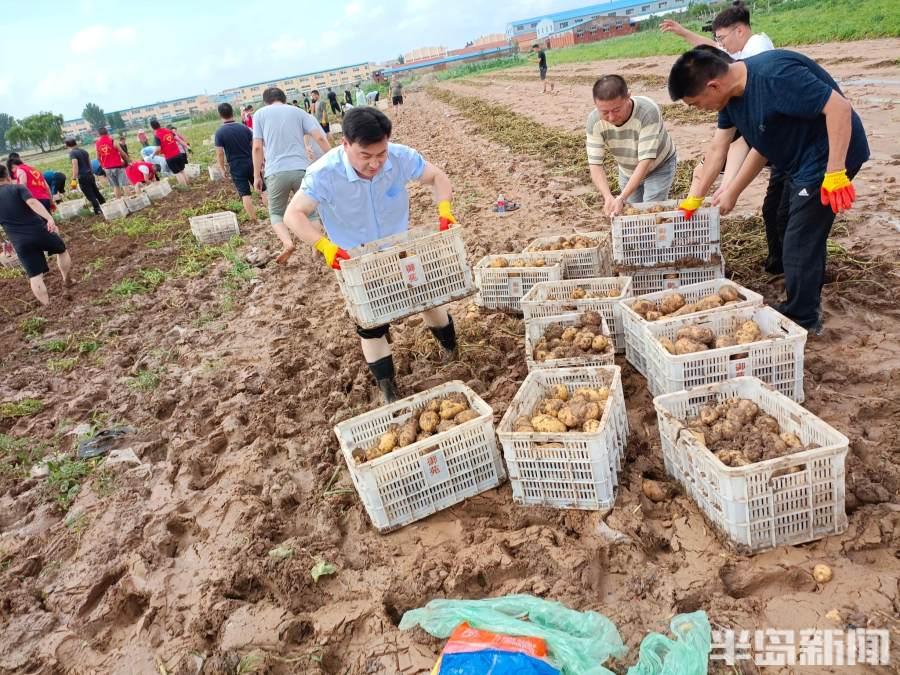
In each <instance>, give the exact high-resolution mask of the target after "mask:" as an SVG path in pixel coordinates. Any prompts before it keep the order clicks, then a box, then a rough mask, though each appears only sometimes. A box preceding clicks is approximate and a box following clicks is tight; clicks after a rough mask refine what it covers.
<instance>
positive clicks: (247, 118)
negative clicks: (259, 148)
mask: <svg viewBox="0 0 900 675" xmlns="http://www.w3.org/2000/svg"><path fill="white" fill-rule="evenodd" d="M241 122H243V123H244V125H245V126H247V127H249V128H251V129H252V128H253V106H252V105H250V104H249V103H248V104H247V105H245V106H244V112H242V113H241Z"/></svg>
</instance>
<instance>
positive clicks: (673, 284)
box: [663, 277, 681, 291]
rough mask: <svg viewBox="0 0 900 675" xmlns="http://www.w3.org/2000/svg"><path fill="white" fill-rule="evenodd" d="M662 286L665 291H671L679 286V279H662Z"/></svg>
mask: <svg viewBox="0 0 900 675" xmlns="http://www.w3.org/2000/svg"><path fill="white" fill-rule="evenodd" d="M663 285H664V286H665V287H666V290H668V291H671V290H672V289H673V288H678V287H679V286H681V279H679V278H678V277H663Z"/></svg>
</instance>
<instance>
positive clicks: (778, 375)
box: [640, 307, 806, 403]
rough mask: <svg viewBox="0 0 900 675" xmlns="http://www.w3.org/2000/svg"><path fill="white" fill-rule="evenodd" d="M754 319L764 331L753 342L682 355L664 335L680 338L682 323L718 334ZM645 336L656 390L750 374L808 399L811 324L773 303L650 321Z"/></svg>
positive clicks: (795, 396)
mask: <svg viewBox="0 0 900 675" xmlns="http://www.w3.org/2000/svg"><path fill="white" fill-rule="evenodd" d="M749 319H753V320H754V321H755V322H756V323H757V324H758V325H759V328H760V330H761V331H762V335H763V337H762V338H760V340H759V341H757V342H752V343H750V344H744V345H735V346H733V347H720V348H719V349H708V350H707V351H704V352H694V353H691V354H682V355H681V356H677V355H675V354H670V353H669V352H668V351H666V349H665V348H664V347H663V346H662V345H661V344H660V343H659V340H658V338H660V337H667V338H669V339H670V340H672V342H675V334H676V333H677V332H678V329H679V328H681V327H682V326H705V327H707V328H709V329H710V330H712V332H713V333H714V334H715V335H716V336H721V335H733V334H734V332H735V331H736V330H737V328H738V327H739V326H740V325H741V324H742V323H743V322H745V321H747V320H749ZM640 337H641V338H642V339H644V340H645V348H644V354H645V355H646V357H647V362H646V365H647V375H646V377H647V387H648V388H649V389H650V392H651V393H652V394H653V395H654V396H659V395H660V394H671V393H673V392H676V391H681V390H682V389H692V388H693V387H699V386H701V385H704V384H713V383H715V382H722V381H724V380H729V379H732V378H735V377H742V376H744V375H749V376H753V377H758V378H759V379H760V380H762V381H763V382H765V383H766V384H769V385H771V386H772V387H774V388H775V389H777V390H778V391H780V392H781V393H782V394H784V395H785V396H787V397H788V398H791V399H793V400H795V401H797V402H800V403H802V402H803V350H804V348H805V347H806V329H805V328H801V327H800V326H798V325H797V324H795V323H794V322H793V321H791V320H790V319H788V318H787V317H786V316H783V315H781V314H779V313H778V312H776V311H775V310H774V309H772V308H771V307H743V308H741V309H720V310H719V311H717V312H712V313H710V314H706V315H704V316H697V317H685V318H682V317H677V318H674V319H668V320H666V321H654V322H648V323H647V324H646V330H645V331H644V332H643V335H641V336H640Z"/></svg>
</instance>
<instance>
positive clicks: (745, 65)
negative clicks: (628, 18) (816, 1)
mask: <svg viewBox="0 0 900 675" xmlns="http://www.w3.org/2000/svg"><path fill="white" fill-rule="evenodd" d="M669 96H670V97H671V98H672V100H673V101H678V100H682V99H683V100H684V102H685V103H687V104H688V105H690V106H694V107H696V108H700V109H701V110H713V111H717V112H718V113H719V121H718V129H717V130H716V133H715V135H714V136H713V139H712V141H711V143H710V144H709V145H708V146H707V150H706V156H705V158H704V163H703V173H702V174H701V176H700V182H699V183H700V184H699V185H698V186H697V187H696V188H695V190H696V191H692V192H691V193H690V194H689V195H688V197H687V198H686V199H684V200H682V201H681V202H680V204H679V208H681V209H682V210H683V211H684V214H685V216H686V217H688V218H689V217H691V216H692V215H693V213H694V211H695V210H696V209H698V208H699V207H700V205H701V204H702V203H703V197H704V196H705V195H706V193H707V192H708V191H709V188H710V186H711V185H712V184H713V181H714V180H715V178H716V176H718V175H719V171H721V169H722V166H723V165H724V164H725V159H726V157H727V155H728V149H729V146H730V144H731V142H732V141H733V140H734V136H735V130H737V131H739V132H740V133H741V135H742V136H743V137H744V138H745V139H746V141H747V144H748V145H749V146H750V148H751V150H750V153H749V154H748V155H747V159H746V160H744V163H743V164H742V165H741V169H740V171H739V172H738V175H737V176H736V177H735V178H734V180H733V181H732V182H731V183H729V184H728V185H727V186H726V187H725V189H724V190H721V191H720V192H718V193H717V194H716V195H715V196H714V197H713V204H714V205H716V206H718V207H719V212H720V213H721V214H722V215H727V214H728V213H730V212H731V210H732V209H733V208H734V205H735V203H736V202H737V199H738V197H739V196H740V194H741V192H743V191H744V190H745V189H746V187H747V186H748V185H749V184H750V182H751V181H752V180H753V179H754V178H755V177H756V176H757V174H759V172H760V171H762V169H763V167H764V166H765V165H766V161H767V160H768V161H769V162H771V163H772V166H773V167H774V168H775V169H777V170H779V171H783V172H784V173H785V174H786V175H787V179H786V180H787V183H786V185H785V188H784V197H783V198H782V200H781V205H780V208H781V209H782V210H783V211H784V212H785V213H786V215H785V216H784V218H785V220H784V222H785V233H784V247H783V252H782V253H783V258H782V260H783V263H784V285H785V291H786V293H787V301H786V302H784V303H783V304H781V305H779V306H777V307H776V309H777V310H778V311H779V312H781V313H782V314H784V315H785V316H787V317H788V318H789V319H791V320H793V321H795V322H796V323H798V324H799V325H800V326H802V327H804V328H806V329H808V330H809V331H810V333H811V334H813V335H820V334H821V332H822V317H821V311H820V305H821V295H822V285H823V284H824V281H825V261H826V258H827V255H828V249H827V241H828V234H829V232H831V226H832V224H833V223H834V217H835V215H836V214H838V213H839V212H841V211H846V210H849V209H850V208H851V207H852V206H853V201H854V200H855V199H856V190H855V188H854V187H853V183H852V182H851V181H852V179H853V178H854V177H855V176H856V174H857V172H858V171H859V170H860V168H861V167H862V165H863V163H864V162H866V161H867V160H868V159H869V144H868V141H867V140H866V132H865V129H863V125H862V121H861V120H860V118H859V115H857V114H856V111H855V110H853V106H852V105H850V102H849V101H848V100H847V99H846V98H844V95H843V93H842V92H841V90H840V88H839V87H838V85H837V83H836V82H835V81H834V79H833V78H832V77H831V76H830V75H829V74H828V73H827V72H826V71H825V70H824V69H823V68H822V67H821V66H820V65H818V64H817V63H816V62H815V61H813V60H812V59H810V58H808V57H806V56H804V55H803V54H798V53H796V52H791V51H788V50H786V49H773V50H770V51H767V52H763V53H762V54H757V55H756V56H751V57H750V58H748V59H745V60H743V61H733V60H732V59H731V58H729V56H728V55H727V54H724V53H721V52H718V53H717V52H716V51H714V50H708V49H704V48H702V47H695V48H694V49H692V50H691V51H689V52H686V53H684V54H682V55H681V56H680V57H679V58H678V60H677V61H676V62H675V65H673V66H672V70H671V72H670V73H669Z"/></svg>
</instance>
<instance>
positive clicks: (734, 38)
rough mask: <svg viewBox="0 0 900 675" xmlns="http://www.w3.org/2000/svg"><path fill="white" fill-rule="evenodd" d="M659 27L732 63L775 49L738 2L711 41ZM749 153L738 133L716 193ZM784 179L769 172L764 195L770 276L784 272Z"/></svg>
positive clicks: (673, 24)
mask: <svg viewBox="0 0 900 675" xmlns="http://www.w3.org/2000/svg"><path fill="white" fill-rule="evenodd" d="M660 27H661V29H662V30H663V31H664V32H668V33H674V34H675V35H678V36H680V37H682V38H684V39H685V40H686V41H687V42H688V43H690V44H691V45H693V46H695V47H700V46H703V47H706V48H709V49H722V50H724V51H725V52H726V53H727V54H728V56H730V57H731V58H732V59H734V60H735V61H740V60H742V59H746V58H748V57H751V56H756V55H757V54H761V53H763V52H767V51H769V50H771V49H775V45H773V44H772V40H771V39H769V36H768V35H766V34H765V33H754V32H753V30H752V29H751V28H750V10H749V9H747V8H746V7H745V6H744V4H743V2H740V0H738V2H735V3H734V4H733V5H732V6H731V7H728V8H727V9H724V10H722V11H721V12H719V13H718V14H716V16H715V18H714V19H713V22H712V30H713V40H710V39H709V38H707V37H704V36H703V35H698V34H697V33H694V32H692V31H690V30H688V29H687V28H685V27H684V26H682V25H681V24H680V23H678V22H677V21H674V20H672V19H666V20H665V21H663V22H662V24H661V26H660ZM749 152H750V146H748V145H747V141H745V140H744V139H743V138H741V136H740V134H737V135H736V137H735V139H734V141H733V142H732V143H731V146H730V147H729V149H728V158H727V159H726V161H725V172H724V173H723V175H722V181H721V184H720V187H719V191H721V190H724V189H725V188H726V187H727V186H728V184H729V183H731V181H733V180H734V178H735V176H737V173H738V171H739V170H740V168H741V164H743V162H744V160H745V159H746V158H747V154H748V153H749ZM702 170H703V167H702V165H697V167H696V168H695V169H694V178H693V182H692V183H691V190H692V191H693V190H694V189H696V187H697V185H698V181H699V177H700V174H701V172H702ZM786 178H787V176H785V174H784V173H782V172H780V171H778V170H776V169H770V171H769V182H768V185H767V187H766V196H765V198H764V199H763V207H762V216H763V223H764V224H765V228H766V242H767V244H768V249H769V254H768V256H767V258H766V261H765V264H764V265H763V267H764V269H765V270H766V271H767V272H769V273H770V274H781V273H783V272H784V266H783V265H782V262H781V248H782V242H783V240H784V226H785V224H784V221H783V219H779V217H778V213H779V209H778V206H779V204H780V203H781V199H782V195H783V193H784V184H785V179H786Z"/></svg>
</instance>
